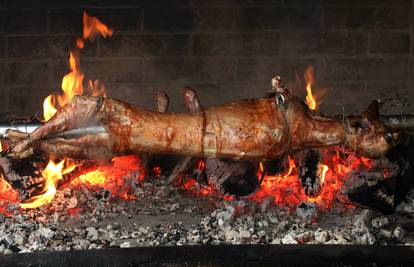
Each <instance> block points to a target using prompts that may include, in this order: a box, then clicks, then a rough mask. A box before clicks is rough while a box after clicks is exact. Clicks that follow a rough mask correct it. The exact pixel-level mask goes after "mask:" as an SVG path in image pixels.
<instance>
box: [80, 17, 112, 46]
mask: <svg viewBox="0 0 414 267" xmlns="http://www.w3.org/2000/svg"><path fill="white" fill-rule="evenodd" d="M112 33H113V30H112V29H110V28H109V27H108V26H106V25H105V24H103V23H102V22H100V21H99V19H97V18H95V17H91V16H89V15H88V14H86V12H83V39H84V40H88V39H89V40H91V41H92V40H94V39H95V37H96V35H98V34H101V35H102V36H103V37H105V38H106V37H107V36H112Z"/></svg>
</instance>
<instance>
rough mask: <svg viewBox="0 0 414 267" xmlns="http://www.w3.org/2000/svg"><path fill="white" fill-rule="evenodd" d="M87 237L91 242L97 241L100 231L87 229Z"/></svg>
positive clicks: (91, 228)
mask: <svg viewBox="0 0 414 267" xmlns="http://www.w3.org/2000/svg"><path fill="white" fill-rule="evenodd" d="M86 237H87V238H88V239H89V240H92V241H96V240H98V231H97V230H96V229H95V228H94V227H88V228H86Z"/></svg>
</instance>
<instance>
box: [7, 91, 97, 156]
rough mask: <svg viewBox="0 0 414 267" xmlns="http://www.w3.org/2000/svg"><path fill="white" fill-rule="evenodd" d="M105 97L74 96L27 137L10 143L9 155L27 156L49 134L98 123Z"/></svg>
mask: <svg viewBox="0 0 414 267" xmlns="http://www.w3.org/2000/svg"><path fill="white" fill-rule="evenodd" d="M103 101H104V99H103V98H98V97H90V96H74V97H73V98H72V100H71V101H69V102H68V103H67V104H66V105H64V106H63V107H62V108H60V109H59V110H58V111H57V112H56V114H55V115H54V116H53V117H52V118H51V119H50V120H49V121H47V122H46V123H45V124H44V125H42V126H40V127H39V128H37V129H36V130H35V131H34V132H33V133H31V134H29V135H28V136H27V137H26V138H25V139H22V140H20V141H18V142H16V143H13V144H10V149H9V153H8V154H9V156H11V157H12V158H15V159H22V158H27V157H29V156H31V155H32V154H33V144H34V143H35V142H36V141H39V140H41V139H43V138H45V137H47V136H49V135H52V134H56V133H60V132H64V131H67V130H72V129H76V128H80V127H84V126H87V125H91V124H93V123H96V122H97V121H96V119H95V116H96V114H97V113H98V112H99V109H100V107H101V106H102V103H103Z"/></svg>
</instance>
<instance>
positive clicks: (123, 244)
mask: <svg viewBox="0 0 414 267" xmlns="http://www.w3.org/2000/svg"><path fill="white" fill-rule="evenodd" d="M119 247H121V248H130V247H131V242H129V241H126V242H124V243H122V244H121V245H120V246H119Z"/></svg>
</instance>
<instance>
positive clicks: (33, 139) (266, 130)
mask: <svg viewBox="0 0 414 267" xmlns="http://www.w3.org/2000/svg"><path fill="white" fill-rule="evenodd" d="M94 124H100V125H102V126H103V127H104V128H105V129H106V132H104V133H99V134H93V135H86V136H83V137H81V138H76V139H63V138H51V137H53V135H55V134H57V133H59V132H63V131H67V130H71V129H76V128H80V127H85V126H88V125H94ZM16 136H17V137H16ZM398 136H399V134H398V132H397V131H395V130H393V129H388V128H387V127H385V126H384V125H383V124H382V123H381V122H380V121H378V120H376V117H374V116H371V117H370V116H362V117H355V118H349V120H344V121H342V120H338V119H335V118H330V117H325V116H322V115H320V114H319V113H317V112H314V111H312V110H309V109H308V108H307V106H306V105H305V104H304V103H303V102H302V101H300V100H299V99H298V98H296V97H295V96H293V95H291V94H290V93H289V91H288V90H284V91H283V92H276V93H275V96H274V97H270V98H263V99H254V100H245V101H240V102H235V103H230V104H226V105H222V106H217V107H211V108H206V109H204V110H202V111H199V112H192V113H161V112H153V111H148V110H145V109H142V108H139V107H136V106H132V105H130V104H127V103H124V102H121V101H118V100H114V99H109V98H96V97H88V96H75V97H74V98H73V99H72V100H71V101H70V102H69V103H67V104H66V105H65V106H63V107H62V108H61V109H60V110H59V111H58V112H57V113H56V114H55V115H54V116H53V117H52V118H51V119H50V120H49V121H48V122H46V123H45V124H44V125H42V126H41V127H39V128H37V129H36V130H35V131H34V132H32V133H31V134H28V135H27V136H26V135H19V134H16V133H13V134H9V137H10V138H11V139H15V140H14V141H15V142H11V143H10V148H9V150H8V152H7V154H8V155H9V156H11V157H12V158H15V159H20V158H25V157H28V156H30V155H31V154H32V153H33V150H41V151H44V152H47V153H49V154H52V155H56V156H59V157H63V156H64V157H69V158H82V157H91V158H93V157H95V156H97V155H98V154H99V155H106V154H111V155H112V154H126V153H146V154H182V155H189V156H194V157H207V158H209V157H216V158H231V159H234V160H252V161H266V160H270V159H275V158H278V157H281V156H283V155H285V154H287V153H292V152H294V151H298V150H302V149H309V148H318V147H327V146H333V145H341V144H344V145H346V146H348V147H349V148H351V149H354V150H357V151H359V152H361V153H362V154H363V155H366V156H368V157H379V156H382V155H384V154H385V153H386V152H387V151H388V150H389V149H390V148H391V147H393V145H394V144H395V143H396V142H397V141H398ZM12 141H13V140H12Z"/></svg>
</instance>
